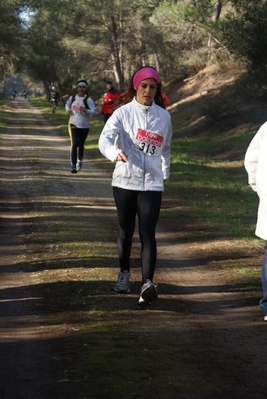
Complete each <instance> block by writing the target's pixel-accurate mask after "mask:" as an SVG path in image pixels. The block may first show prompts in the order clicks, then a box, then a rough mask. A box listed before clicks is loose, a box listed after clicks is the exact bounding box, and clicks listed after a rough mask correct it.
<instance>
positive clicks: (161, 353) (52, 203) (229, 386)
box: [0, 100, 267, 399]
mask: <svg viewBox="0 0 267 399" xmlns="http://www.w3.org/2000/svg"><path fill="white" fill-rule="evenodd" d="M13 111H14V114H13V116H12V119H11V121H10V126H9V128H8V130H7V132H6V134H5V135H3V137H2V139H1V142H0V143H1V146H0V160H1V163H0V179H1V180H0V182H1V188H0V194H1V209H0V211H1V220H0V228H1V231H0V238H1V241H0V250H1V261H0V262H1V263H0V273H1V275H0V399H51V398H57V399H74V398H75V399H85V398H86V399H89V398H90V399H102V398H105V399H119V398H123V399H130V398H139V399H150V398H151V399H152V398H153V399H155V398H157V399H176V398H179V399H213V398H219V399H220V398H235V399H241V398H252V399H260V398H264V397H265V395H266V392H265V391H266V389H265V388H266V381H265V372H266V371H267V360H266V356H265V355H266V349H265V342H266V327H267V326H266V325H264V324H263V323H262V317H261V313H260V311H259V309H258V298H255V297H253V295H252V294H250V293H249V292H247V291H246V289H245V286H243V285H242V284H237V283H235V282H233V281H232V280H231V279H230V278H229V276H227V275H226V274H225V273H224V272H223V271H220V270H219V269H217V270H215V269H213V268H212V269H211V268H210V267H208V265H206V264H205V261H204V260H201V259H196V258H195V256H194V253H188V248H187V247H186V245H179V243H178V242H177V238H176V237H175V234H170V233H169V232H168V230H166V229H165V228H164V227H163V226H159V229H158V251H159V259H158V268H157V272H156V276H155V277H156V280H157V281H158V283H159V289H160V297H159V300H158V301H157V302H156V303H155V304H154V305H153V307H151V309H149V310H140V309H139V308H138V307H137V306H136V302H137V298H138V293H139V290H140V270H139V267H138V252H139V245H138V239H137V237H136V238H135V243H134V248H133V265H132V280H133V281H132V287H131V288H132V290H131V293H130V294H129V295H127V296H121V295H116V294H114V292H113V290H112V288H113V285H114V281H115V279H116V276H117V260H116V231H117V221H116V213H115V209H114V204H113V199H112V195H111V188H110V177H109V176H107V175H105V174H104V173H103V172H102V171H101V170H99V169H97V168H96V167H95V166H94V164H93V162H92V161H90V159H88V158H89V156H90V154H88V153H87V154H86V156H87V160H86V161H85V163H84V167H83V169H82V171H81V172H80V173H78V174H77V175H72V174H70V172H69V142H68V140H67V138H66V139H65V138H60V137H57V135H56V133H55V131H53V129H52V128H51V127H50V126H49V124H48V123H47V122H46V121H45V120H44V118H43V117H42V115H41V114H40V111H39V110H37V109H35V108H33V107H32V106H31V105H30V104H29V103H28V102H24V101H23V100H20V101H19V100H18V101H16V102H14V109H13Z"/></svg>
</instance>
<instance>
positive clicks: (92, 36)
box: [0, 0, 267, 96]
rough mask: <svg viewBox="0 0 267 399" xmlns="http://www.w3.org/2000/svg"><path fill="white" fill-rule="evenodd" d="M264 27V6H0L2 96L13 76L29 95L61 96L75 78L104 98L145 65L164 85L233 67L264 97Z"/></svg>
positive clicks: (232, 2) (64, 0) (92, 2)
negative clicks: (109, 85) (216, 67)
mask: <svg viewBox="0 0 267 399" xmlns="http://www.w3.org/2000/svg"><path fill="white" fill-rule="evenodd" d="M266 22H267V4H266V1H262V0H253V1H249V0H216V1H215V0H184V1H179V0H176V1H175V0H163V1H159V0H134V1H132V0H104V1H103V0H101V1H100V0H76V1H75V2H73V1H69V0H57V1H56V2H55V1H52V0H27V1H18V0H2V1H1V3H0V84H1V83H2V87H1V86H0V87H1V92H2V93H3V94H4V95H5V94H6V93H7V90H10V87H9V79H10V76H13V80H12V82H14V73H18V74H19V76H20V77H21V76H23V83H21V85H25V83H26V84H27V89H28V90H29V91H30V93H31V94H33V95H39V94H46V95H48V92H49V90H50V88H51V85H55V86H56V87H57V89H58V90H59V92H60V94H61V96H64V95H66V94H68V93H69V92H70V90H71V89H72V88H73V85H74V84H75V82H76V81H77V79H80V78H85V79H87V80H88V82H89V83H90V91H91V92H98V91H103V83H104V82H105V80H106V79H113V80H114V83H115V84H116V86H117V87H118V88H119V90H121V91H122V90H124V89H125V88H126V86H127V83H128V81H129V78H130V76H131V75H132V73H133V72H134V70H136V68H138V67H140V66H142V65H146V64H150V65H153V66H155V67H156V68H157V69H158V70H159V72H160V74H161V77H162V81H163V84H164V85H167V84H170V82H172V81H174V80H177V79H185V78H187V77H190V76H192V75H194V74H196V73H197V72H198V71H199V70H201V69H203V68H204V67H206V66H207V65H210V64H213V63H220V64H221V65H222V64H230V63H233V62H234V63H238V65H239V68H240V70H241V69H242V71H245V74H244V76H245V77H244V78H243V79H244V80H243V82H244V87H245V88H246V87H249V91H250V90H251V85H252V86H253V93H254V95H256V94H257V93H258V94H262V91H264V90H265V85H266V80H267V79H266V74H265V68H266V58H267V51H266V47H267V29H266V26H267V24H266ZM10 84H11V83H10ZM18 84H20V83H19V82H18Z"/></svg>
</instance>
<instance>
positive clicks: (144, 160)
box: [143, 107, 148, 190]
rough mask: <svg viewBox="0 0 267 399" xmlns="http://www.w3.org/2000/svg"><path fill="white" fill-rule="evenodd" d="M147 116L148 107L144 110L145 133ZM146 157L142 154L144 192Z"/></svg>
mask: <svg viewBox="0 0 267 399" xmlns="http://www.w3.org/2000/svg"><path fill="white" fill-rule="evenodd" d="M147 115H148V107H146V108H145V131H147ZM145 164H146V156H145V154H143V188H144V190H145V175H146V170H145V169H146V168H145V166H146V165H145Z"/></svg>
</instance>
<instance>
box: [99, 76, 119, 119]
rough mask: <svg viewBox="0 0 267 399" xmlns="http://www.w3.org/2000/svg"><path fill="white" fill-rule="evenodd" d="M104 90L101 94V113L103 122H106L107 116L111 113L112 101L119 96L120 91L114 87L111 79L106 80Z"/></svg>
mask: <svg viewBox="0 0 267 399" xmlns="http://www.w3.org/2000/svg"><path fill="white" fill-rule="evenodd" d="M106 88H107V90H106V92H105V94H104V96H103V105H102V109H101V113H102V115H104V122H105V123H106V122H107V120H108V118H109V117H110V116H111V115H112V112H113V106H114V102H115V101H116V100H117V99H118V98H119V97H120V92H119V91H118V90H117V89H115V88H114V86H113V82H112V81H111V80H108V81H107V84H106Z"/></svg>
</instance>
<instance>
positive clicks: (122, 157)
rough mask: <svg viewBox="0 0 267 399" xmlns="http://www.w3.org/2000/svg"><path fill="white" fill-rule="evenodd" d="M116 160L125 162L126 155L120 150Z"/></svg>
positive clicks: (126, 159)
mask: <svg viewBox="0 0 267 399" xmlns="http://www.w3.org/2000/svg"><path fill="white" fill-rule="evenodd" d="M116 161H117V162H127V161H128V157H127V155H126V154H124V152H120V153H119V154H118V156H117V158H116Z"/></svg>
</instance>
